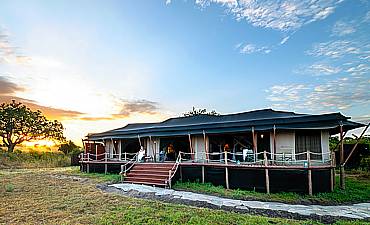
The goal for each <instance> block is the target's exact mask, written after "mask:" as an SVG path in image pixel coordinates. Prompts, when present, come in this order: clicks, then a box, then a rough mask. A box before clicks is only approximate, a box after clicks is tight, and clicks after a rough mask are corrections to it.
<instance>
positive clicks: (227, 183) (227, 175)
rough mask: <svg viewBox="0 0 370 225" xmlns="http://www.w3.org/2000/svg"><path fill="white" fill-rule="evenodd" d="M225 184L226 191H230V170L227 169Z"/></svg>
mask: <svg viewBox="0 0 370 225" xmlns="http://www.w3.org/2000/svg"><path fill="white" fill-rule="evenodd" d="M225 183H226V189H230V186H229V168H228V167H227V166H226V167H225Z"/></svg>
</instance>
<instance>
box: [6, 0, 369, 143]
mask: <svg viewBox="0 0 370 225" xmlns="http://www.w3.org/2000/svg"><path fill="white" fill-rule="evenodd" d="M369 34H370V1H365V0H362V1H361V0H352V1H350V0H315V1H313V0H297V1H295V0H278V1H273V0H271V1H270V0H264V1H259V0H238V1H237V0H195V1H194V0H193V1H191V0H172V1H171V0H164V1H161V0H151V1H144V0H142V1H141V0H120V1H113V0H106V1H93V0H77V1H72V0H64V1H63V0H59V1H46V0H44V1H36V0H27V1H25V0H24V1H17V0H11V1H8V0H0V102H5V101H10V100H11V99H15V100H17V101H21V102H23V103H25V104H27V105H28V106H30V107H31V108H32V109H40V110H41V111H42V112H43V113H44V114H45V115H46V116H47V117H48V118H49V119H57V120H60V121H61V122H62V123H63V124H64V126H65V135H66V137H67V138H68V139H72V140H74V141H79V140H81V138H83V137H84V136H85V135H86V134H87V133H93V132H101V131H105V130H109V129H113V128H117V127H122V126H124V125H126V124H127V123H134V122H157V121H161V120H164V119H166V118H169V117H174V116H180V115H181V114H182V113H183V112H185V111H189V110H191V108H192V107H193V106H195V107H197V108H206V109H208V110H209V111H211V110H216V111H217V112H219V113H221V114H225V113H235V112H243V111H249V110H255V109H263V108H272V109H275V110H288V111H295V112H298V113H311V114H319V113H328V112H341V113H342V114H344V115H346V116H351V117H352V118H353V120H355V121H362V122H367V121H369V120H370V36H369Z"/></svg>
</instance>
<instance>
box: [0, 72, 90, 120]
mask: <svg viewBox="0 0 370 225" xmlns="http://www.w3.org/2000/svg"><path fill="white" fill-rule="evenodd" d="M24 90H25V88H23V87H21V86H19V85H18V84H16V83H14V82H12V81H10V80H9V79H7V78H6V77H3V76H0V102H1V103H3V102H11V101H12V100H15V101H17V102H22V103H23V104H25V105H27V106H28V107H30V108H31V109H33V110H40V111H41V112H42V113H43V114H44V115H45V116H46V117H47V118H49V119H57V120H61V119H76V118H78V117H80V116H82V115H84V113H81V112H77V111H73V110H65V109H58V108H53V107H48V106H43V105H40V104H38V103H37V102H36V101H33V100H30V99H25V98H20V97H17V96H15V94H16V93H17V92H23V91H24Z"/></svg>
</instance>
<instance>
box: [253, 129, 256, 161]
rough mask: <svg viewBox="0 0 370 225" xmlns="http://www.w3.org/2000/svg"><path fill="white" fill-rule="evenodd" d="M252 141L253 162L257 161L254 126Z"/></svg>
mask: <svg viewBox="0 0 370 225" xmlns="http://www.w3.org/2000/svg"><path fill="white" fill-rule="evenodd" d="M252 141H253V153H254V157H253V158H254V162H256V161H257V133H256V132H254V127H252Z"/></svg>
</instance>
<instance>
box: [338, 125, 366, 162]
mask: <svg viewBox="0 0 370 225" xmlns="http://www.w3.org/2000/svg"><path fill="white" fill-rule="evenodd" d="M369 126H370V123H368V124H367V126H366V127H365V129H364V130H363V131H362V133H361V135H360V136H359V137H358V138H356V144H355V146H353V148H352V149H351V151H350V153H349V155H348V156H347V158H346V160H344V163H343V166H345V165H346V163H347V162H348V160H349V159H350V158H351V156H352V154H353V152H355V150H356V147H357V145H358V143H359V142H360V140H361V139H362V136H364V134H365V132H366V131H367V129H368V128H369Z"/></svg>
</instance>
